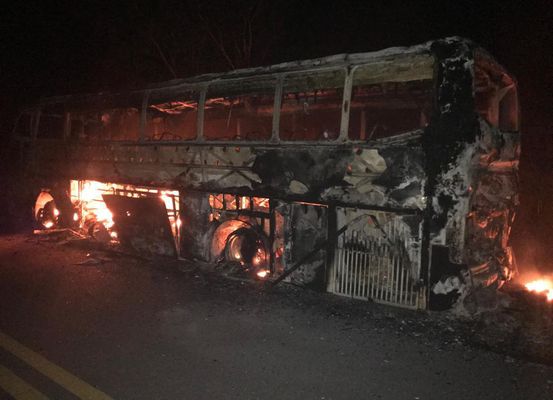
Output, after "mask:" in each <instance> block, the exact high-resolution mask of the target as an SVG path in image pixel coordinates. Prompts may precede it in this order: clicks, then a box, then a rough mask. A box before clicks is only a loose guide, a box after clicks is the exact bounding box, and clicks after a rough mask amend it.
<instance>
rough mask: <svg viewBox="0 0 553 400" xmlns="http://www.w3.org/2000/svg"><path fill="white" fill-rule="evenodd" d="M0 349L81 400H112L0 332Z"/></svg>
mask: <svg viewBox="0 0 553 400" xmlns="http://www.w3.org/2000/svg"><path fill="white" fill-rule="evenodd" d="M0 347H2V348H4V350H6V351H8V352H10V353H12V354H13V355H14V356H16V357H18V358H20V359H21V360H23V361H24V362H26V363H27V364H29V365H30V366H31V367H33V368H34V369H36V370H37V371H38V372H40V373H41V374H43V375H44V376H46V377H48V378H50V379H51V380H52V381H54V382H56V383H57V384H58V385H60V386H61V387H63V388H64V389H66V390H67V391H69V392H71V393H73V394H74V395H75V396H77V397H79V398H80V399H83V400H113V399H112V398H111V397H109V396H108V395H107V394H105V393H104V392H102V391H100V390H98V389H96V388H95V387H93V386H91V385H89V384H88V383H86V382H85V381H83V380H81V379H79V378H77V377H76V376H75V375H72V374H71V373H69V372H67V371H66V370H64V369H63V368H61V367H59V366H57V365H56V364H53V363H51V362H50V361H48V360H47V359H46V358H44V357H43V356H41V355H40V354H37V353H35V352H34V351H32V350H31V349H28V348H27V347H25V346H23V345H22V344H21V343H19V342H17V341H16V340H15V339H12V338H11V337H10V336H8V335H6V334H5V333H3V332H1V331H0Z"/></svg>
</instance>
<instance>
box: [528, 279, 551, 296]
mask: <svg viewBox="0 0 553 400" xmlns="http://www.w3.org/2000/svg"><path fill="white" fill-rule="evenodd" d="M524 286H525V287H526V289H528V290H529V291H530V292H535V293H540V294H545V296H546V297H547V301H553V282H552V281H550V280H549V279H536V280H535V281H531V282H528V283H526V284H525V285H524Z"/></svg>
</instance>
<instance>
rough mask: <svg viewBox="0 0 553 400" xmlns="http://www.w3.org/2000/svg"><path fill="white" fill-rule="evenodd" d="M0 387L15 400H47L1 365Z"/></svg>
mask: <svg viewBox="0 0 553 400" xmlns="http://www.w3.org/2000/svg"><path fill="white" fill-rule="evenodd" d="M0 387H1V388H2V389H3V390H4V391H6V392H7V393H8V394H9V395H10V396H12V397H13V398H14V399H16V400H49V399H48V397H46V396H45V395H43V394H42V393H40V392H39V391H38V390H36V389H35V388H34V387H32V386H31V385H29V384H28V383H27V382H25V381H24V380H23V379H21V378H20V377H19V376H17V375H15V374H14V373H13V372H12V371H10V370H9V369H7V368H6V367H4V366H3V365H0Z"/></svg>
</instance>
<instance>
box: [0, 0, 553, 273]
mask: <svg viewBox="0 0 553 400" xmlns="http://www.w3.org/2000/svg"><path fill="white" fill-rule="evenodd" d="M510 3H512V4H510ZM551 21H553V4H552V3H551V2H550V1H545V0H544V1H536V2H530V1H525V2H515V1H512V2H508V1H481V2H468V1H450V2H449V1H410V2H408V1H399V2H398V1H392V0H388V1H382V2H377V1H351V2H347V1H334V2H323V1H315V0H302V1H281V2H274V1H272V2H271V1H239V0H233V1H203V2H201V1H198V2H194V1H170V0H160V1H155V2H147V1H133V2H124V1H122V2H115V1H106V2H104V1H95V2H92V1H87V2H85V1H66V2H63V1H39V2H32V1H27V2H11V3H10V5H9V6H4V7H3V10H2V16H1V17H0V29H1V35H2V39H1V44H2V47H1V48H2V56H1V64H0V67H1V69H0V85H1V87H2V91H1V97H0V98H1V103H0V107H1V115H0V116H1V118H2V119H3V120H4V121H9V120H10V119H11V118H12V116H13V113H14V112H15V109H16V108H17V107H19V106H20V105H23V104H26V103H29V102H32V101H33V100H34V99H36V98H38V97H40V96H46V95H54V94H68V93H78V92H95V91H102V90H110V89H120V88H127V87H139V86H140V85H142V84H144V83H146V82H153V81H162V80H168V79H172V78H174V77H179V78H183V77H187V76H191V75H195V74H200V73H205V72H214V71H224V70H228V69H231V68H232V67H233V66H234V67H245V66H255V65H264V64H272V63H277V62H283V61H290V60H294V59H306V58H313V57H320V56H326V55H331V54H336V53H344V52H363V51H373V50H378V49H381V48H385V47H390V46H406V45H413V44H418V43H422V42H425V41H428V40H431V39H435V38H440V37H445V36H453V35H458V36H464V37H468V38H470V39H472V40H474V41H475V42H477V43H479V44H481V45H482V46H483V47H484V48H486V49H487V50H488V51H489V52H490V53H491V54H493V55H494V56H495V57H496V58H497V59H498V61H499V62H500V63H501V64H503V65H504V66H505V67H506V68H507V69H508V70H509V71H511V72H512V73H513V74H514V75H515V76H516V78H517V79H518V82H519V93H520V103H521V108H522V131H523V154H522V170H521V177H522V202H523V207H522V208H521V211H520V213H519V217H520V218H519V221H518V222H517V224H518V225H517V227H516V232H515V241H518V243H519V244H518V247H519V248H521V250H520V251H518V252H519V253H520V254H522V256H521V257H523V258H524V257H525V258H526V259H528V260H531V259H532V257H534V258H537V261H536V262H542V263H543V260H545V259H547V258H548V257H549V258H552V259H553V252H552V251H551V250H549V248H550V247H551V248H553V246H550V245H549V243H548V241H547V240H546V239H545V238H546V237H552V235H553V211H552V210H551V209H553V207H552V206H551V201H550V200H549V199H551V198H553V179H551V169H552V166H553V156H551V154H552V152H553V140H552V139H551V134H552V133H553V113H552V110H551V108H552V104H553V33H552V32H553V29H552V28H551V26H550V24H551ZM250 38H251V40H250ZM3 125H4V126H3V127H2V134H6V131H7V130H9V124H8V123H7V122H3ZM521 243H522V244H521ZM526 244H527V245H526ZM530 248H531V249H532V251H531V252H530V251H529V250H528V249H530ZM526 253H532V254H530V255H528V254H526ZM525 254H526V255H525ZM540 260H541V261H540Z"/></svg>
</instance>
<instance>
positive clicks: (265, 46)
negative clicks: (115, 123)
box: [0, 0, 553, 124]
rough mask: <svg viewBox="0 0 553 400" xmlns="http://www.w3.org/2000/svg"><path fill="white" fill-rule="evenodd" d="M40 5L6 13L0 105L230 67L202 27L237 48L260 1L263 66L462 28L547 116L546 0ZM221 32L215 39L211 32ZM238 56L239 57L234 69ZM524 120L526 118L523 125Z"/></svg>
mask: <svg viewBox="0 0 553 400" xmlns="http://www.w3.org/2000/svg"><path fill="white" fill-rule="evenodd" d="M512 3H513V4H509V2H508V1H480V2H468V1H400V2H397V1H393V0H388V1H382V2H378V1H351V2H347V1H334V2H327V1H315V0H301V1H280V2H275V1H272V2H271V1H257V0H256V1H240V0H233V1H204V2H201V1H200V2H194V1H182V0H181V1H168V0H160V1H155V2H148V1H133V2H124V1H122V2H117V1H107V2H104V1H95V2H92V1H86V2H85V1H65V2H63V1H61V2H60V1H40V2H11V3H10V6H8V7H7V8H5V6H4V9H3V10H2V14H3V17H2V20H1V23H0V29H1V32H2V47H3V49H2V64H3V65H2V71H1V75H2V76H1V78H0V79H1V81H0V82H1V85H2V87H3V91H2V92H3V93H2V105H3V106H4V107H6V106H9V105H10V104H13V103H14V100H16V102H17V103H19V102H25V101H29V100H31V101H32V99H33V98H35V97H36V96H40V95H50V94H65V93H72V92H79V91H98V90H105V89H114V88H121V87H133V86H140V84H142V83H144V82H148V81H150V82H151V81H159V80H166V79H170V78H172V77H173V75H172V74H171V72H170V70H169V69H168V68H167V67H166V65H164V63H163V61H162V60H161V57H160V52H159V51H158V49H157V48H156V46H159V47H160V48H161V49H162V52H163V53H164V55H165V56H166V57H168V58H172V60H171V61H172V64H173V66H174V70H175V75H176V76H178V77H185V76H189V75H193V74H198V73H202V72H210V71H220V70H227V69H229V68H230V66H229V63H228V62H227V61H226V60H225V58H224V57H223V56H222V55H221V52H220V50H219V49H218V47H217V44H216V42H215V41H214V40H213V38H211V37H210V36H209V32H211V33H212V34H214V35H215V36H216V37H217V38H219V37H221V38H222V41H223V42H224V45H225V46H226V47H227V48H228V49H230V52H231V53H232V50H233V48H234V44H235V42H238V43H241V42H240V41H241V39H242V36H243V34H244V32H246V30H245V29H244V24H243V20H244V16H245V15H246V16H247V15H249V14H248V13H249V12H251V10H252V9H255V13H256V14H255V17H254V19H253V21H254V22H253V24H252V38H253V40H252V42H253V45H252V57H251V61H249V62H248V63H247V64H252V65H258V64H270V63H276V62H282V61H288V60H291V59H298V58H299V59H301V58H311V57H318V56H325V55H329V54H335V53H342V52H359V51H371V50H377V49H381V48H384V47H389V46H398V45H411V44H417V43H421V42H424V41H427V40H430V39H434V38H439V37H444V36H452V35H460V36H465V37H468V38H471V39H473V40H474V41H476V42H478V43H480V44H481V45H482V46H484V47H485V48H486V49H488V50H489V51H490V52H491V53H492V54H494V55H495V56H496V57H497V59H498V60H499V61H500V62H501V63H502V64H504V65H505V66H506V67H507V69H508V70H510V71H511V72H513V73H514V74H515V76H516V77H517V78H518V80H519V83H520V92H521V98H522V101H521V104H522V106H523V110H524V111H525V113H526V114H528V115H532V120H535V118H538V119H542V120H543V123H547V124H550V123H551V120H550V118H551V117H550V116H549V114H550V113H549V109H550V105H551V104H552V101H553V96H552V94H551V93H552V92H553V69H552V68H551V66H552V65H553V62H552V61H553V38H552V37H553V35H552V33H551V32H552V31H553V29H551V28H550V26H549V24H550V22H551V21H553V6H552V5H551V3H550V2H549V1H538V2H534V3H532V2H528V1H526V2H518V1H512ZM218 35H221V36H218ZM239 64H240V63H238V64H237V65H238V66H240V65H239ZM526 122H529V121H526Z"/></svg>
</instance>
